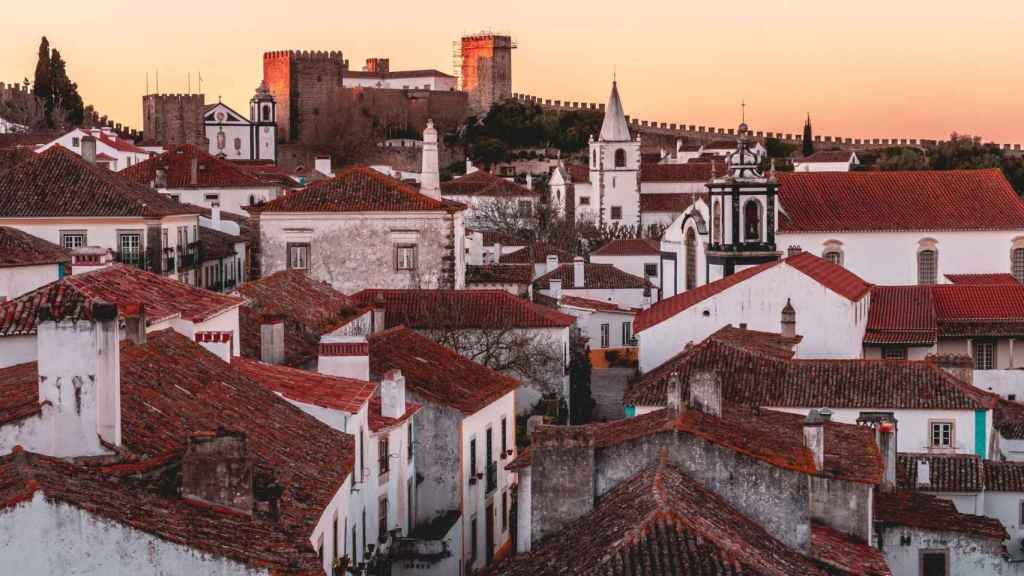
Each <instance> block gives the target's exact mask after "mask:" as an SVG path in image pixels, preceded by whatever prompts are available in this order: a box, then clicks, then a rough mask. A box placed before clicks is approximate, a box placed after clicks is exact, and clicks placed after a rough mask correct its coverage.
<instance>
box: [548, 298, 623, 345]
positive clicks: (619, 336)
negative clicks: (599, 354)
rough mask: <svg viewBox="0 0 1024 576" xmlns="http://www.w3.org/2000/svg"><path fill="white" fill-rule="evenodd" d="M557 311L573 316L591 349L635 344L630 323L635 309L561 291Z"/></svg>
mask: <svg viewBox="0 0 1024 576" xmlns="http://www.w3.org/2000/svg"><path fill="white" fill-rule="evenodd" d="M558 310H559V311H561V312H563V313H565V314H568V315H570V316H574V317H575V318H576V325H577V326H578V327H579V329H580V333H581V334H582V335H583V336H584V337H586V338H588V339H589V346H590V349H591V350H596V349H601V348H624V347H629V346H636V345H637V342H636V336H635V335H634V334H633V323H634V318H635V317H636V315H637V313H638V312H640V309H639V308H627V307H625V306H622V305H621V304H616V303H615V302H609V301H607V300H593V299H591V298H581V297H579V296H569V295H567V294H562V297H561V298H560V299H559V300H558Z"/></svg>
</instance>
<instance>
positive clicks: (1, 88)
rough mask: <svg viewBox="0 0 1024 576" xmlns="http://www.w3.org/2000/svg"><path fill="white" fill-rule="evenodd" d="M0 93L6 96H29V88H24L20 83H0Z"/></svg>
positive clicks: (30, 90)
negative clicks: (9, 94)
mask: <svg viewBox="0 0 1024 576" xmlns="http://www.w3.org/2000/svg"><path fill="white" fill-rule="evenodd" d="M0 93H3V94H6V93H11V94H31V93H32V89H31V88H25V85H24V84H22V83H20V82H11V83H9V84H8V83H6V82H0Z"/></svg>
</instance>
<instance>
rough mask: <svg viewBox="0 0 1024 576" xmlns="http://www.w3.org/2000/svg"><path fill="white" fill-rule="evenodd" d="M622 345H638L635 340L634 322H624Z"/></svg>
mask: <svg viewBox="0 0 1024 576" xmlns="http://www.w3.org/2000/svg"><path fill="white" fill-rule="evenodd" d="M622 345H623V346H636V342H634V341H633V323H632V322H623V323H622Z"/></svg>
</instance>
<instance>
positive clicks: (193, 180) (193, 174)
mask: <svg viewBox="0 0 1024 576" xmlns="http://www.w3.org/2000/svg"><path fill="white" fill-rule="evenodd" d="M189 167H190V170H189V179H188V182H189V184H191V185H192V186H199V157H198V156H193V157H192V162H191V163H190V164H189Z"/></svg>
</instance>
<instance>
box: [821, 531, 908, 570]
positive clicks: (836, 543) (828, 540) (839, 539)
mask: <svg viewBox="0 0 1024 576" xmlns="http://www.w3.org/2000/svg"><path fill="white" fill-rule="evenodd" d="M811 557H812V558H814V559H815V560H817V561H818V562H820V563H822V564H825V565H826V566H827V567H829V568H834V569H837V570H839V571H840V572H839V573H840V574H844V575H850V576H891V575H892V572H891V571H890V570H889V565H888V564H887V563H886V562H885V556H884V555H883V554H882V552H881V551H880V550H878V549H877V548H874V547H872V546H871V545H869V544H868V543H866V542H864V541H862V540H860V539H858V538H855V537H853V536H850V535H849V534H843V533H842V532H839V531H838V530H835V529H834V528H831V527H829V526H826V525H825V524H822V523H820V522H815V521H813V520H812V521H811Z"/></svg>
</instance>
